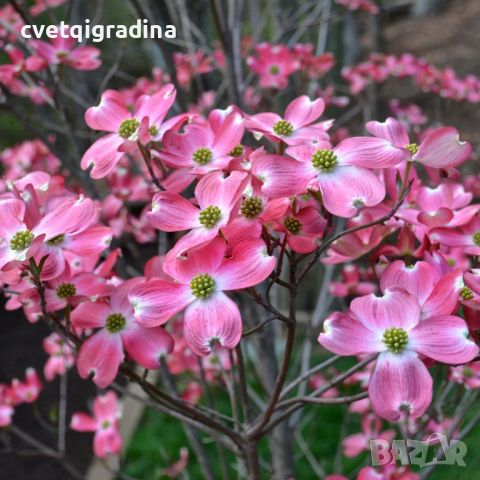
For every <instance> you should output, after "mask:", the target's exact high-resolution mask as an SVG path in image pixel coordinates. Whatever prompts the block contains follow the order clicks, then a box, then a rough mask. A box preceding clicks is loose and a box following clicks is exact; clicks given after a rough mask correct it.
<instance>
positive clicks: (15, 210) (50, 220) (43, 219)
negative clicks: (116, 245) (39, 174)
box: [0, 186, 105, 273]
mask: <svg viewBox="0 0 480 480" xmlns="http://www.w3.org/2000/svg"><path fill="white" fill-rule="evenodd" d="M32 190H33V189H32V188H31V186H30V189H27V190H26V191H25V192H24V194H23V196H24V197H25V198H27V199H28V200H29V202H30V200H31V202H30V204H29V205H28V208H27V204H26V203H25V202H24V201H23V200H20V199H18V198H15V197H12V196H7V195H4V196H3V197H0V217H1V218H2V222H1V225H0V268H13V267H16V266H18V265H19V264H21V263H23V262H25V261H26V260H28V259H29V258H30V257H32V256H33V255H35V254H36V253H37V252H38V251H40V250H42V251H46V252H47V253H49V249H50V247H51V246H52V243H53V245H56V246H58V244H59V243H63V241H64V240H65V238H66V236H68V235H75V234H76V233H77V232H81V231H82V229H84V228H85V226H88V224H89V223H90V222H91V220H92V219H93V218H94V215H95V209H94V204H93V202H92V201H91V200H89V199H87V198H85V197H83V196H79V197H76V196H58V197H52V198H51V199H50V201H49V203H48V206H47V207H46V210H47V213H45V214H44V215H43V216H41V214H40V211H39V206H38V204H36V196H35V194H34V192H33V191H32ZM60 240H61V241H60ZM71 243H73V242H71ZM103 248H105V245H104V247H103ZM39 260H40V258H39V259H38V261H39ZM47 261H48V262H51V264H53V265H55V264H56V262H55V259H54V258H53V257H50V258H48V259H47ZM37 263H38V262H37ZM49 264H50V263H49ZM64 266H65V265H64V263H63V264H61V265H60V268H59V271H58V273H61V272H62V271H63V268H64ZM46 269H48V267H47V268H46Z"/></svg>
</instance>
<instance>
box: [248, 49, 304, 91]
mask: <svg viewBox="0 0 480 480" xmlns="http://www.w3.org/2000/svg"><path fill="white" fill-rule="evenodd" d="M255 50H256V54H257V56H250V57H248V58H247V65H248V66H249V67H250V69H251V70H252V71H254V72H255V73H256V74H257V75H259V77H260V86H261V87H262V88H276V89H278V90H283V89H284V88H285V87H286V86H287V85H288V77H289V76H290V75H292V73H294V72H296V71H297V70H298V69H299V68H300V61H299V60H298V59H297V58H296V57H295V55H294V53H293V52H292V51H291V50H289V49H288V48H287V47H286V46H284V45H271V44H269V43H260V44H258V45H257V46H256V47H255Z"/></svg>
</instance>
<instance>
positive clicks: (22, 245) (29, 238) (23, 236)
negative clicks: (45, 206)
mask: <svg viewBox="0 0 480 480" xmlns="http://www.w3.org/2000/svg"><path fill="white" fill-rule="evenodd" d="M34 238H35V237H34V236H33V233H30V230H22V231H20V232H17V233H16V234H15V235H14V236H13V237H12V238H11V240H10V248H11V249H12V250H25V249H26V248H28V247H29V246H30V245H31V243H32V242H33V239H34Z"/></svg>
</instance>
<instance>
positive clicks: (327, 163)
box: [312, 149, 337, 173]
mask: <svg viewBox="0 0 480 480" xmlns="http://www.w3.org/2000/svg"><path fill="white" fill-rule="evenodd" d="M312 165H313V166H314V167H315V168H316V169H317V170H320V172H322V173H330V172H333V170H334V169H335V167H336V166H337V156H336V155H335V152H334V151H333V150H327V149H323V150H317V151H316V152H315V153H314V154H313V155H312Z"/></svg>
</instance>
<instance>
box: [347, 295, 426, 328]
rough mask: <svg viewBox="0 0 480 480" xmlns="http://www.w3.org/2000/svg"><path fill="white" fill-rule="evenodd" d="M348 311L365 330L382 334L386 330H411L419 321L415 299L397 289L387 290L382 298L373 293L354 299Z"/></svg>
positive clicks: (417, 305)
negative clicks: (394, 328) (350, 311)
mask: <svg viewBox="0 0 480 480" xmlns="http://www.w3.org/2000/svg"><path fill="white" fill-rule="evenodd" d="M350 309H351V310H352V312H353V313H354V314H355V316H356V317H357V318H358V320H360V322H361V323H363V325H364V326H365V327H366V328H369V329H371V330H373V331H375V330H379V331H381V332H382V334H383V332H384V331H385V330H386V329H387V328H392V327H396V328H403V329H405V330H407V331H408V330H410V329H412V328H413V327H414V326H415V325H417V323H418V322H419V320H420V306H419V304H418V301H417V299H416V298H414V297H413V296H412V295H410V294H408V293H407V292H405V291H404V290H400V289H399V288H397V287H391V288H387V289H386V290H385V292H384V294H383V296H382V297H377V296H376V295H374V294H373V293H372V294H370V295H365V296H364V297H359V298H356V299H355V300H353V301H352V303H351V304H350Z"/></svg>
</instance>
